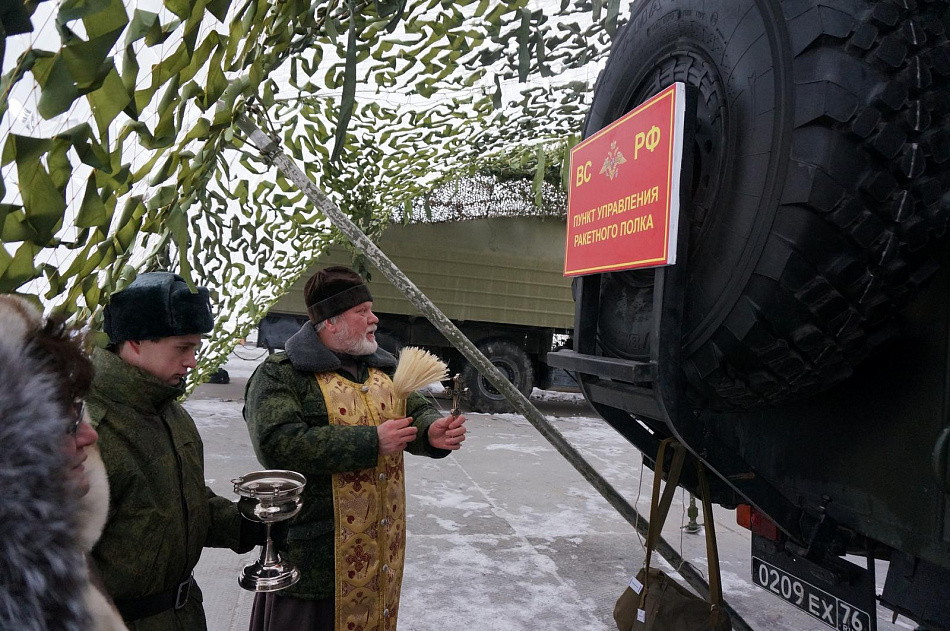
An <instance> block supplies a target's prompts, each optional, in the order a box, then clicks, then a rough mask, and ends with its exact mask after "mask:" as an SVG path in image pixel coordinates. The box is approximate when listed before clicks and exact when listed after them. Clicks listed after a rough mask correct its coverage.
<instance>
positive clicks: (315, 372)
mask: <svg viewBox="0 0 950 631" xmlns="http://www.w3.org/2000/svg"><path fill="white" fill-rule="evenodd" d="M304 296H305V299H306V304H307V312H308V314H309V316H310V321H309V322H306V323H305V324H304V325H303V326H302V327H301V328H300V330H299V331H298V332H297V333H295V334H294V335H293V337H291V338H290V339H289V340H288V341H287V345H286V352H283V353H274V354H273V355H271V356H270V357H268V358H267V360H266V361H265V362H264V363H263V364H261V365H260V366H259V367H258V368H257V370H255V371H254V374H253V375H252V376H251V378H250V379H249V380H248V383H247V390H246V392H245V405H244V419H245V421H246V422H247V427H248V431H249V432H250V436H251V443H252V444H253V446H254V451H255V453H256V454H257V457H258V459H259V460H260V461H261V463H262V464H263V465H264V466H265V467H267V468H272V469H291V470H293V471H299V472H300V473H302V474H303V475H304V476H306V478H307V486H306V487H304V490H303V508H302V510H301V511H300V513H299V514H298V515H297V516H296V517H294V518H293V519H291V520H289V523H290V532H289V534H288V537H287V541H286V542H285V543H283V544H281V543H278V547H279V549H280V552H281V556H282V557H283V558H284V559H285V560H287V561H288V562H289V563H291V564H293V565H295V566H296V567H297V568H298V569H299V570H300V574H301V578H300V580H299V582H297V583H295V584H294V585H291V586H290V587H288V588H286V589H284V590H282V591H280V592H270V593H263V594H257V595H256V596H255V599H254V605H253V607H252V610H251V623H250V631H346V630H348V629H362V630H363V631H387V630H388V631H391V630H393V629H395V628H396V621H397V617H398V612H399V595H400V587H401V584H402V570H403V563H404V558H405V550H406V546H405V544H406V529H405V527H406V501H405V483H404V479H403V473H404V466H403V452H405V451H408V452H409V453H412V454H415V455H420V456H428V457H430V458H444V457H446V456H448V455H449V454H450V453H452V452H453V451H455V450H457V449H459V448H460V447H461V445H462V441H464V440H465V432H466V429H465V417H464V416H462V415H458V416H446V417H441V418H440V414H439V412H438V411H437V410H436V409H435V408H434V407H433V406H432V405H431V404H430V403H429V402H428V401H426V399H425V398H424V397H423V396H422V395H421V394H419V393H418V392H415V393H412V394H411V395H409V397H408V398H407V399H406V400H405V408H404V409H403V408H402V407H401V406H399V408H398V409H399V410H400V411H399V412H398V416H399V417H401V418H396V417H394V416H393V414H396V413H395V412H394V410H395V409H397V408H396V406H395V405H393V404H394V399H395V395H394V389H393V382H392V376H393V375H394V373H395V368H396V358H395V357H393V356H392V355H391V354H389V353H388V352H386V351H385V350H383V349H381V348H378V345H377V343H376V336H375V331H376V323H377V322H378V321H379V320H378V318H377V317H376V316H375V315H374V314H373V309H372V307H373V302H372V300H373V299H372V296H371V295H370V292H369V288H368V287H367V286H366V284H365V283H364V282H363V279H362V278H361V277H360V275H359V274H357V273H356V272H354V271H353V270H351V269H349V268H347V267H343V266H331V267H327V268H324V269H322V270H319V271H318V272H317V273H316V274H314V275H313V276H312V277H311V278H310V280H309V281H308V282H307V285H306V289H305V290H304Z"/></svg>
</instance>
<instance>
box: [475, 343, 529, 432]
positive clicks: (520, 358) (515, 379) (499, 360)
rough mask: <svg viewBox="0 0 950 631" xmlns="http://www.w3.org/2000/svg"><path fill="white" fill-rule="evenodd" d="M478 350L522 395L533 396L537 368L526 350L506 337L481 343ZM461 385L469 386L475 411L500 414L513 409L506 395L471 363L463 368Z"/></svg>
mask: <svg viewBox="0 0 950 631" xmlns="http://www.w3.org/2000/svg"><path fill="white" fill-rule="evenodd" d="M478 350H480V351H481V352H482V354H483V355H484V356H485V357H487V358H488V361H490V362H491V363H492V364H494V365H495V367H496V368H498V369H499V370H500V371H501V372H502V374H503V375H505V376H506V377H508V381H510V382H511V383H512V384H513V385H514V386H515V387H516V388H517V389H518V390H519V391H520V392H521V394H523V395H525V396H526V397H527V396H530V395H531V391H532V390H533V389H534V368H533V366H532V365H531V359H530V358H529V357H528V354H527V353H525V352H524V349H522V348H520V347H518V346H517V345H515V344H513V343H511V342H509V341H507V340H489V341H486V342H481V343H479V344H478ZM461 380H462V386H463V387H464V388H468V402H469V406H470V407H471V408H472V410H473V411H475V412H487V413H489V414H498V413H502V412H510V411H511V410H512V408H511V405H510V404H509V403H508V400H507V399H506V398H505V396H504V395H503V394H501V393H500V392H499V391H498V390H497V389H496V388H495V386H493V385H492V384H491V383H490V382H489V381H488V380H487V379H485V377H483V376H482V375H480V374H479V373H478V371H477V370H475V367H474V366H472V365H471V364H470V363H468V362H466V363H465V368H463V369H462V378H461Z"/></svg>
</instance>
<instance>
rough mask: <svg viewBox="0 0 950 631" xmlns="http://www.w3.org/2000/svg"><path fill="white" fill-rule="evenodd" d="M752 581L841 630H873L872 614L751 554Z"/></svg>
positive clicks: (833, 627)
mask: <svg viewBox="0 0 950 631" xmlns="http://www.w3.org/2000/svg"><path fill="white" fill-rule="evenodd" d="M752 582H753V583H755V584H756V585H758V586H759V587H761V588H762V589H764V590H766V591H769V592H771V593H773V594H775V595H776V596H778V597H779V598H781V599H782V600H784V601H786V602H788V603H790V604H792V605H794V606H795V607H797V608H799V609H801V610H802V611H804V612H805V613H807V614H809V615H811V616H812V617H814V618H815V619H817V620H819V621H820V622H822V623H824V624H826V625H828V626H829V627H831V628H832V629H837V630H838V631H870V630H871V628H872V627H871V615H870V613H868V612H867V611H864V610H862V609H859V608H858V607H855V606H854V605H852V604H850V603H848V602H845V601H844V600H842V599H841V598H838V597H837V596H834V595H832V594H830V593H828V592H826V591H825V590H823V589H821V588H820V587H816V586H815V585H812V584H811V583H809V582H807V581H803V580H802V579H800V578H798V577H796V576H793V575H792V574H789V573H788V572H786V571H785V570H783V569H781V568H779V567H776V566H774V565H772V564H771V563H769V562H767V561H764V560H762V559H760V558H758V557H755V556H753V557H752Z"/></svg>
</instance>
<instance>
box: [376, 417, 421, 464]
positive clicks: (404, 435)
mask: <svg viewBox="0 0 950 631" xmlns="http://www.w3.org/2000/svg"><path fill="white" fill-rule="evenodd" d="M411 423H412V418H411V417H408V418H394V419H391V420H388V421H386V422H385V423H382V424H380V425H377V426H376V436H377V437H378V438H379V455H381V456H388V455H390V454H395V453H399V452H400V451H402V450H404V449H405V448H406V445H408V444H409V443H411V442H412V441H414V440H415V439H416V432H417V431H418V430H417V429H416V428H415V427H412V425H410V424H411Z"/></svg>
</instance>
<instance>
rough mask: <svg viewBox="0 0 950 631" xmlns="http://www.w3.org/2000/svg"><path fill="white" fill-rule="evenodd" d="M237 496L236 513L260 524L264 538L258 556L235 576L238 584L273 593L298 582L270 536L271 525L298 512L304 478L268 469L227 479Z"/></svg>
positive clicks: (297, 576)
mask: <svg viewBox="0 0 950 631" xmlns="http://www.w3.org/2000/svg"><path fill="white" fill-rule="evenodd" d="M231 483H232V484H234V492H235V493H236V494H237V495H239V496H240V497H241V499H240V500H238V511H240V513H241V515H243V516H244V518H245V519H249V520H250V521H254V522H259V523H262V524H264V527H265V531H266V533H267V539H266V542H265V543H264V548H263V549H262V550H261V557H260V559H258V560H257V561H255V562H254V563H251V564H250V565H247V566H245V567H244V569H243V570H242V571H241V574H240V576H238V585H240V586H241V587H243V588H244V589H247V590H249V591H252V592H274V591H277V590H280V589H284V588H285V587H290V586H291V585H293V584H294V583H296V582H297V581H298V580H300V570H298V569H297V568H296V567H294V566H293V565H291V564H289V563H287V562H285V561H284V560H282V559H281V558H280V554H279V553H278V552H277V546H276V544H274V541H273V539H271V536H270V529H271V525H272V524H275V523H277V522H280V521H284V520H286V519H290V518H291V517H293V516H294V515H296V514H297V513H299V512H300V507H301V506H302V504H303V502H302V501H301V498H300V494H301V493H303V487H304V486H305V485H306V484H307V479H306V478H305V477H303V476H302V475H300V474H299V473H297V472H296V471H284V470H281V469H270V470H266V471H255V472H254V473H248V474H247V475H243V476H241V477H240V478H235V479H233V480H231Z"/></svg>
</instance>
